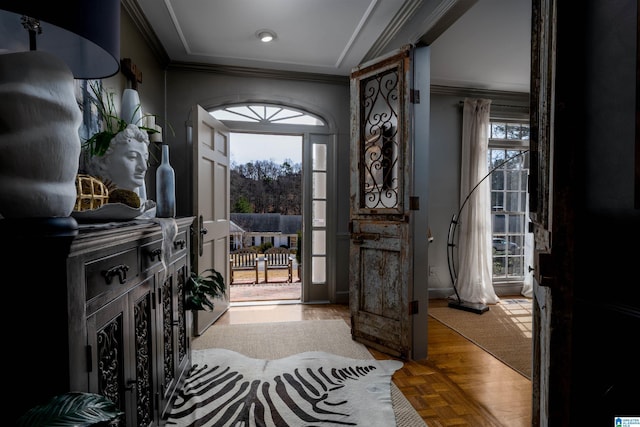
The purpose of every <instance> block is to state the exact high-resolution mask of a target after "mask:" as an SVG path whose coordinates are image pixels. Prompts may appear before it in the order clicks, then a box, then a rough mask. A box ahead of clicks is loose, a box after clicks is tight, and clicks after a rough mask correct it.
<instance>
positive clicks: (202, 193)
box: [191, 105, 230, 335]
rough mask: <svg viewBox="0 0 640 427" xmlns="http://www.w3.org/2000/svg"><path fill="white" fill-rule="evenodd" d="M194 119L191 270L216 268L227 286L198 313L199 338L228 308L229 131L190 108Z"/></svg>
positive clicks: (199, 271) (197, 333)
mask: <svg viewBox="0 0 640 427" xmlns="http://www.w3.org/2000/svg"><path fill="white" fill-rule="evenodd" d="M191 117H193V178H192V183H193V193H194V194H195V197H194V206H193V212H194V213H195V214H196V215H197V217H196V220H195V223H194V233H193V234H194V242H193V248H194V251H195V254H196V256H195V257H194V265H192V267H191V268H192V270H194V271H197V272H198V273H202V272H203V271H204V270H206V269H208V268H215V269H216V270H217V271H218V272H220V274H222V276H223V277H224V280H225V283H226V284H227V291H226V295H225V298H217V299H216V300H215V301H213V303H214V307H215V308H214V310H213V311H198V312H197V313H196V315H195V324H194V329H195V331H194V332H195V334H196V335H200V334H202V333H203V332H204V331H205V330H206V329H207V328H208V327H209V326H211V325H212V324H213V323H214V322H215V321H216V320H217V319H218V317H220V315H222V313H224V312H225V311H226V310H227V309H228V308H229V286H228V285H229V262H228V258H229V221H230V220H229V218H230V206H229V179H230V178H229V156H230V153H229V150H230V144H229V131H228V130H227V128H226V127H225V126H224V125H223V124H222V123H221V122H219V121H218V120H216V119H214V118H213V117H212V116H211V114H209V113H208V112H207V111H206V110H205V109H204V108H202V107H201V106H199V105H196V106H194V107H193V108H192V111H191Z"/></svg>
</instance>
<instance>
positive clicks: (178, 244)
mask: <svg viewBox="0 0 640 427" xmlns="http://www.w3.org/2000/svg"><path fill="white" fill-rule="evenodd" d="M186 249H187V232H186V231H181V232H179V233H178V234H177V235H176V238H175V239H174V240H173V247H172V250H173V252H172V253H173V255H174V256H176V255H180V254H181V253H182V252H184V251H185V250H186Z"/></svg>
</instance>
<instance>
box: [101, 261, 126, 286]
mask: <svg viewBox="0 0 640 427" xmlns="http://www.w3.org/2000/svg"><path fill="white" fill-rule="evenodd" d="M128 270H129V266H128V265H126V264H120V265H117V266H115V267H113V268H110V269H108V270H107V271H103V272H102V275H103V276H104V279H105V281H106V282H107V285H110V284H111V280H113V276H118V280H119V281H120V284H121V285H124V283H125V282H126V281H127V271H128Z"/></svg>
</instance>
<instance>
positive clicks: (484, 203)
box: [456, 98, 499, 304]
mask: <svg viewBox="0 0 640 427" xmlns="http://www.w3.org/2000/svg"><path fill="white" fill-rule="evenodd" d="M490 108H491V100H488V99H469V98H467V99H465V100H464V109H463V113H462V161H461V165H460V206H462V205H463V203H465V200H466V199H467V197H469V199H468V200H467V201H466V205H465V206H463V208H462V211H461V212H460V217H459V218H458V226H457V227H458V231H457V233H458V236H459V237H458V264H459V271H458V278H457V280H456V287H457V290H458V295H459V296H460V299H461V300H463V301H465V302H470V303H482V304H495V303H497V302H498V301H499V298H498V296H497V295H496V293H495V291H494V290H493V266H492V255H491V254H492V245H491V237H492V234H491V233H492V231H491V210H490V203H491V187H490V182H489V181H490V180H489V179H484V180H483V178H485V177H486V175H487V173H488V166H487V162H488V160H487V151H488V146H489V112H490ZM482 180H483V181H482ZM480 181H482V182H481V183H480V185H478V183H479V182H480ZM476 186H477V187H476ZM474 188H475V189H474ZM469 194H470V195H469Z"/></svg>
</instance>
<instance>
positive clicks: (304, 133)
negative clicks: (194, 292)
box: [205, 99, 337, 304]
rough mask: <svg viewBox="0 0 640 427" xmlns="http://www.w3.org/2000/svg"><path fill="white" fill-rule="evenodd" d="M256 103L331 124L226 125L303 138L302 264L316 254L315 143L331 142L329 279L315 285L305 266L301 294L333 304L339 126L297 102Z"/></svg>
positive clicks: (311, 300) (228, 122)
mask: <svg viewBox="0 0 640 427" xmlns="http://www.w3.org/2000/svg"><path fill="white" fill-rule="evenodd" d="M246 102H247V103H252V104H269V105H279V106H282V107H285V108H290V109H294V110H298V111H307V112H309V114H312V115H315V116H318V117H320V118H322V120H324V121H325V123H327V125H326V126H309V125H290V124H274V123H270V124H261V123H253V122H242V121H233V120H224V122H223V123H224V125H225V126H226V128H227V129H228V130H229V131H230V132H231V133H258V134H272V135H298V136H301V137H302V176H303V183H302V188H303V197H302V201H303V206H302V223H303V227H302V244H303V248H302V265H303V266H304V265H305V264H306V265H311V262H312V261H311V253H312V241H311V240H312V239H311V238H309V235H310V230H312V229H313V226H312V217H311V215H310V214H309V213H310V212H312V202H313V201H312V198H311V197H309V195H310V194H312V193H311V191H312V185H313V183H312V181H311V179H312V174H311V173H310V172H311V171H312V167H313V158H312V154H313V153H312V149H311V147H312V144H313V143H314V141H317V140H319V139H320V140H325V141H326V144H327V194H328V195H333V197H328V198H327V227H326V236H327V241H326V246H327V257H326V281H325V283H324V284H317V283H316V284H313V286H312V280H311V269H309V268H304V267H303V269H302V278H301V284H302V286H301V295H300V302H301V303H303V304H309V303H327V302H330V303H333V302H335V301H336V295H335V294H336V283H335V281H336V279H335V278H336V257H335V253H336V251H335V250H334V249H335V247H336V239H335V235H336V229H337V224H336V222H335V217H336V215H335V212H336V211H335V209H336V206H337V201H336V200H335V194H336V191H335V185H336V179H335V175H336V167H335V151H336V150H335V143H336V135H335V133H334V131H333V129H335V126H333V125H332V123H331V121H330V120H328V119H327V118H326V117H324V116H323V115H322V114H321V113H319V112H314V111H310V110H309V109H306V108H302V107H300V106H298V105H295V104H287V103H282V102H281V101H274V100H260V101H256V100H255V99H251V101H246ZM242 103H243V101H235V102H233V103H222V104H219V105H208V106H207V107H205V110H207V111H213V110H216V109H219V108H223V107H225V106H227V105H234V104H242Z"/></svg>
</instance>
